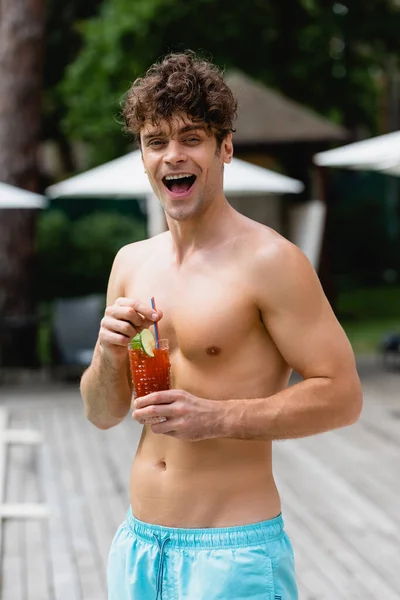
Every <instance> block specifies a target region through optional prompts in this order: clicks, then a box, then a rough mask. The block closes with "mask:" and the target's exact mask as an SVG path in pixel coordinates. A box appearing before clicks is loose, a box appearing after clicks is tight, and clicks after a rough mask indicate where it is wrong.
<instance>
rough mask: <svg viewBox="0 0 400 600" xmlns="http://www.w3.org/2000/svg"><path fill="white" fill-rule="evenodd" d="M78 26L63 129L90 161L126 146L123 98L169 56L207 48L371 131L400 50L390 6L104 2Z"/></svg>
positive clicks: (377, 1) (379, 2)
mask: <svg viewBox="0 0 400 600" xmlns="http://www.w3.org/2000/svg"><path fill="white" fill-rule="evenodd" d="M80 29H81V32H82V36H83V40H84V45H83V50H82V52H81V53H80V54H79V55H78V57H77V59H76V60H75V61H74V62H73V63H72V64H71V65H70V66H69V67H68V70H67V75H66V78H65V80H64V81H63V84H62V87H61V93H62V95H63V97H64V100H65V103H66V105H67V106H68V114H67V117H66V119H65V122H64V125H65V130H66V131H67V132H68V134H69V135H70V136H72V137H74V138H76V139H81V140H85V141H87V142H89V143H90V146H91V148H92V150H93V156H92V160H93V163H99V162H102V161H104V160H107V159H110V158H112V157H114V156H115V155H117V154H119V153H120V152H122V150H123V148H124V146H126V145H127V140H124V139H123V138H122V136H121V133H120V126H119V124H118V114H119V100H120V99H121V98H122V96H123V94H124V92H125V91H126V90H127V88H128V87H129V84H130V82H131V80H133V79H134V78H135V77H137V76H138V75H139V74H141V73H142V72H143V71H144V70H145V69H146V68H147V67H148V66H149V64H150V63H151V62H153V61H154V60H155V59H157V58H158V57H159V56H161V55H163V54H165V53H166V52H167V51H169V50H179V49H181V50H182V49H185V48H192V49H194V50H199V49H206V51H207V55H208V56H209V57H211V58H213V60H214V61H215V62H216V63H218V64H220V65H221V66H224V67H227V68H228V67H231V66H232V67H237V68H240V69H242V70H243V71H246V72H247V73H249V74H250V75H252V76H253V77H255V78H258V79H260V80H261V81H263V82H265V83H266V84H268V85H270V86H273V87H276V88H278V89H280V90H281V91H282V92H283V93H286V94H287V95H288V96H290V97H292V98H293V99H296V100H298V101H300V102H302V103H304V104H306V105H309V106H311V107H313V108H314V109H316V110H317V111H319V112H321V113H322V114H325V115H326V116H328V117H330V118H331V119H332V120H335V121H337V122H340V123H341V124H344V125H345V126H346V127H348V128H350V129H352V130H353V131H356V130H357V128H359V127H367V128H368V129H369V130H370V131H372V132H374V130H375V129H376V127H377V122H378V113H379V110H378V109H379V107H378V91H379V86H378V81H379V77H378V75H379V74H380V73H382V72H383V70H384V69H385V65H386V64H387V57H388V56H390V55H395V54H396V53H397V54H398V52H399V50H400V37H399V35H398V32H399V30H400V9H399V6H398V4H395V3H394V2H393V0H369V1H368V2H365V1H364V0H353V1H352V2H351V3H348V2H347V0H343V2H333V3H332V2H327V1H326V0H285V1H283V2H275V3H272V2H265V1H263V0H254V2H253V3H252V4H251V5H249V4H246V3H243V2H239V1H233V0H232V2H230V3H229V4H228V3H226V2H225V0H191V2H186V3H182V2H180V1H179V0H136V1H135V3H132V2H131V1H130V0H104V1H103V4H102V6H101V9H100V12H99V15H98V16H97V17H95V18H92V19H89V20H88V21H86V22H85V23H82V24H81V27H80ZM99 57H101V59H99ZM128 77H129V79H130V80H128V79H127V78H128ZM105 140H106V143H105Z"/></svg>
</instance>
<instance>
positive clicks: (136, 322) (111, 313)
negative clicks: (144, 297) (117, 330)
mask: <svg viewBox="0 0 400 600" xmlns="http://www.w3.org/2000/svg"><path fill="white" fill-rule="evenodd" d="M105 318H109V319H115V320H117V321H121V322H124V323H129V324H130V325H132V327H135V328H138V327H143V325H144V321H145V319H144V318H143V317H142V316H141V315H139V314H138V313H137V312H136V311H135V310H134V309H133V308H132V307H130V306H119V305H117V304H113V305H112V306H107V308H106V311H105Z"/></svg>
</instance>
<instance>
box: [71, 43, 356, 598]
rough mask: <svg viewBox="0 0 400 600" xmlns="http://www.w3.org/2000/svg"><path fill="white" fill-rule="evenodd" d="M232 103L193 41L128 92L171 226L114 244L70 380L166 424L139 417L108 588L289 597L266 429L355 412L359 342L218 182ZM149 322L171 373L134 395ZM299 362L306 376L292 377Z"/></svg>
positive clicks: (302, 265) (100, 415) (99, 422)
mask: <svg viewBox="0 0 400 600" xmlns="http://www.w3.org/2000/svg"><path fill="white" fill-rule="evenodd" d="M235 111H236V103H235V100H234V98H233V96H232V93H231V91H230V90H229V88H228V87H227V86H226V84H225V82H224V80H223V78H222V76H221V74H220V72H219V71H218V70H217V68H216V67H215V66H213V65H212V64H210V63H208V62H206V61H202V60H200V59H198V58H197V57H196V56H195V55H193V54H192V53H183V54H173V55H169V56H167V57H166V58H165V59H164V60H163V61H161V62H160V63H159V64H156V65H153V67H151V68H150V69H149V71H148V72H147V73H146V75H145V77H144V78H142V79H139V80H136V81H135V82H134V84H133V85H132V87H131V89H130V90H129V92H128V94H127V97H126V101H125V106H124V116H125V120H126V126H127V129H128V130H129V131H130V132H132V133H133V134H136V135H137V137H138V139H139V143H140V147H141V151H142V156H143V164H144V168H145V170H146V172H147V175H148V177H149V180H150V183H151V185H152V188H153V190H154V192H155V193H156V195H157V196H158V198H159V200H160V202H161V204H162V206H163V208H164V211H165V215H166V219H167V222H168V227H169V231H168V232H165V233H162V234H161V235H158V236H155V237H153V238H151V239H148V240H145V241H141V242H138V243H134V244H131V245H128V246H126V247H124V248H122V249H121V250H120V251H119V253H118V254H117V256H116V258H115V262H114V265H113V268H112V272H111V275H110V281H109V288H108V300H107V309H106V312H105V316H104V318H103V320H102V322H101V329H100V333H99V339H98V343H97V346H96V349H95V353H94V357H93V361H92V364H91V366H90V367H89V369H88V370H87V371H86V372H85V373H84V375H83V377H82V382H81V393H82V397H83V400H84V405H85V410H86V415H87V418H88V419H89V420H90V421H91V422H92V423H94V425H96V426H97V427H99V428H100V429H107V428H109V427H113V426H114V425H117V424H118V423H120V422H121V421H122V420H123V419H124V418H125V417H126V415H127V413H128V412H129V411H132V416H133V418H134V419H135V420H136V421H138V422H139V423H144V422H145V421H146V420H147V419H148V418H149V417H153V418H154V417H160V418H163V422H159V423H157V424H153V425H144V428H143V432H142V437H141V440H140V443H139V447H138V450H137V454H136V457H135V460H134V463H133V468H132V473H131V485H130V502H131V507H130V509H129V511H128V515H127V518H126V521H125V522H124V523H123V524H122V525H121V527H120V528H119V530H118V532H117V533H116V535H115V538H114V540H113V543H112V547H111V551H110V557H109V566H108V587H109V599H110V600H161V598H163V599H164V600H165V599H167V600H222V599H224V600H244V599H245V598H246V599H250V598H251V599H252V600H274V599H280V600H295V599H296V598H297V587H296V582H295V575H294V561H293V551H292V547H291V544H290V541H289V539H288V537H287V535H286V533H285V531H284V529H283V521H282V516H281V505H280V499H279V494H278V491H277V488H276V485H275V482H274V477H273V473H272V441H273V440H281V439H287V438H298V437H302V436H308V435H313V434H317V433H321V432H324V431H328V430H330V429H334V428H338V427H343V426H347V425H350V424H352V423H354V422H355V421H356V420H357V418H358V417H359V415H360V411H361V406H362V393H361V387H360V382H359V379H358V376H357V372H356V367H355V361H354V356H353V352H352V349H351V347H350V344H349V342H348V340H347V338H346V336H345V334H344V332H343V330H342V328H341V327H340V325H339V323H338V321H337V320H336V318H335V316H334V314H333V312H332V310H331V308H330V305H329V303H328V302H327V300H326V298H325V296H324V293H323V291H322V289H321V286H320V284H319V281H318V278H317V276H316V274H315V272H314V270H313V268H312V267H311V265H310V263H309V261H308V260H307V258H306V257H305V255H304V254H303V253H302V252H301V251H300V250H299V249H298V248H297V247H296V246H294V245H293V244H291V243H290V242H289V241H287V240H286V239H284V238H283V237H281V236H280V235H278V234H277V233H276V232H274V231H273V230H271V229H270V228H268V227H266V226H264V225H261V224H259V223H256V222H254V221H252V220H250V219H247V218H246V217H244V216H243V215H241V214H239V213H238V212H236V211H235V210H233V208H232V207H231V206H230V205H229V204H228V202H227V200H226V199H225V197H224V192H223V170H224V163H229V162H230V161H231V159H232V154H233V146H232V123H233V118H234V116H235ZM152 296H154V297H155V298H156V301H157V306H158V307H159V310H157V311H156V312H153V310H152V309H151V307H150V301H149V299H150V298H151V297H152ZM155 321H158V322H159V328H160V336H161V337H162V338H168V340H169V344H170V353H171V365H172V384H173V385H172V387H173V389H171V390H169V391H166V392H158V393H153V394H150V395H148V396H145V397H141V398H137V399H136V400H135V401H134V402H133V403H131V398H132V385H131V382H130V375H129V365H128V356H127V345H128V342H129V340H130V339H131V338H132V337H133V336H134V335H135V334H136V333H137V332H139V331H141V330H142V329H143V328H148V327H150V326H151V325H152V324H153V323H154V322H155ZM292 369H295V370H296V371H297V372H298V373H300V374H301V376H302V378H303V380H302V381H301V382H300V383H297V384H295V385H293V386H290V387H288V380H289V376H290V373H291V371H292Z"/></svg>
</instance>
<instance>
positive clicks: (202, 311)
mask: <svg viewBox="0 0 400 600" xmlns="http://www.w3.org/2000/svg"><path fill="white" fill-rule="evenodd" d="M126 295H127V296H128V297H132V298H137V299H139V300H141V301H143V302H148V303H149V304H150V299H151V297H153V296H154V298H155V301H156V305H157V308H159V309H161V310H162V311H163V313H164V316H163V319H162V320H161V321H160V323H159V330H160V336H161V337H163V338H167V339H168V340H169V342H170V348H171V350H172V351H173V350H174V349H179V350H180V352H181V354H182V355H183V356H184V357H185V358H187V359H188V360H190V361H195V362H198V361H199V360H200V361H201V360H206V359H207V358H208V359H210V358H212V359H214V361H213V362H215V359H222V358H225V359H226V358H227V357H228V356H229V355H230V354H232V353H233V352H237V349H238V347H241V346H243V345H244V344H245V343H246V339H248V336H249V335H254V331H255V330H257V331H259V332H260V331H261V330H263V325H262V322H261V319H260V315H259V311H258V309H257V307H256V305H255V302H254V300H253V299H252V297H251V292H250V291H249V290H248V289H246V286H245V285H244V282H243V281H242V280H241V277H240V274H239V273H238V272H235V271H229V272H228V271H224V270H223V269H210V270H207V269H206V270H203V271H202V272H201V273H200V272H194V273H191V274H190V275H189V274H186V275H185V274H177V273H174V272H173V270H171V272H168V270H159V271H154V272H147V273H144V272H141V273H140V274H139V276H137V277H135V280H133V279H132V281H129V282H127V287H126Z"/></svg>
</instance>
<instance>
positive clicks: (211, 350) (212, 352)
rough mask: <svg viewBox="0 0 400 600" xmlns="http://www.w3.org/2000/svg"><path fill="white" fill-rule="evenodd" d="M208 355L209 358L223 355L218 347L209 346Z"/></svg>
mask: <svg viewBox="0 0 400 600" xmlns="http://www.w3.org/2000/svg"><path fill="white" fill-rule="evenodd" d="M206 353H207V354H208V355H209V356H218V354H221V348H218V346H209V347H208V348H207V349H206Z"/></svg>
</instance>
